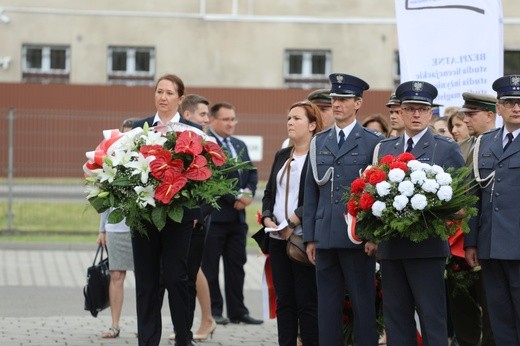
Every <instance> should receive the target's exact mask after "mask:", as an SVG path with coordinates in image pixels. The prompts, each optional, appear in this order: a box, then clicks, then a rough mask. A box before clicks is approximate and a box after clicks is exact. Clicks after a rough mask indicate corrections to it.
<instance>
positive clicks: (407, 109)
mask: <svg viewBox="0 0 520 346" xmlns="http://www.w3.org/2000/svg"><path fill="white" fill-rule="evenodd" d="M401 109H402V110H403V112H405V113H407V114H410V115H412V114H415V112H419V114H420V115H424V114H426V113H428V112H429V111H430V109H431V108H430V107H419V108H411V107H401Z"/></svg>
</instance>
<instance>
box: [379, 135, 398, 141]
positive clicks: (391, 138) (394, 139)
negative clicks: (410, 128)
mask: <svg viewBox="0 0 520 346" xmlns="http://www.w3.org/2000/svg"><path fill="white" fill-rule="evenodd" d="M400 138H401V137H400V136H397V137H390V138H385V139H383V140H382V141H381V143H383V142H394V141H398V140H399V139H400Z"/></svg>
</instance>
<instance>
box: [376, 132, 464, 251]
mask: <svg viewBox="0 0 520 346" xmlns="http://www.w3.org/2000/svg"><path fill="white" fill-rule="evenodd" d="M404 148H405V143H404V135H403V136H400V137H393V138H389V139H385V140H383V141H381V144H380V148H379V153H378V159H380V158H381V157H383V156H385V155H394V156H397V155H399V154H402V153H403V152H404ZM411 153H412V154H413V155H414V156H415V158H416V160H418V161H421V162H424V163H428V164H430V165H434V164H436V165H439V166H442V167H443V168H445V169H447V168H449V167H454V168H460V167H464V165H465V163H464V158H463V157H462V153H461V151H460V147H459V145H458V144H457V142H455V141H454V140H452V139H450V138H447V137H444V136H441V135H436V134H434V133H433V132H431V131H430V130H429V129H428V130H427V131H426V133H425V134H424V135H423V136H422V137H421V139H420V140H419V142H418V143H417V144H416V145H415V146H414V147H413V149H412V151H411ZM449 253H450V251H449V247H448V241H447V240H442V239H440V238H437V237H432V238H428V239H426V240H424V241H422V242H418V243H416V242H413V241H411V240H408V239H404V238H392V239H390V240H388V241H383V242H381V243H380V244H379V246H378V249H377V257H379V258H381V259H405V258H431V257H446V256H448V255H449Z"/></svg>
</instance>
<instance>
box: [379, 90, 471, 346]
mask: <svg viewBox="0 0 520 346" xmlns="http://www.w3.org/2000/svg"><path fill="white" fill-rule="evenodd" d="M395 94H396V97H397V98H398V99H399V100H400V101H401V110H400V113H401V116H402V118H403V120H404V127H405V131H404V134H403V135H401V136H399V137H393V138H390V139H386V140H383V141H382V142H381V144H380V145H379V146H378V148H376V152H377V153H378V158H381V157H383V156H385V155H394V156H397V155H399V154H402V153H403V152H405V151H408V152H411V153H412V154H413V155H414V156H415V158H416V159H417V160H419V161H421V162H423V163H427V164H430V165H434V164H436V165H439V166H442V167H444V168H445V169H446V168H449V167H454V168H460V167H462V166H464V159H463V157H462V153H461V152H460V149H459V146H458V145H457V143H456V142H455V141H453V140H452V139H449V138H447V137H444V136H441V135H436V134H434V133H433V132H432V131H431V130H430V129H429V128H428V124H429V123H430V120H431V118H432V103H433V100H434V99H435V97H437V89H436V88H435V86H433V85H431V84H429V83H427V82H421V81H410V82H405V83H402V84H401V85H399V87H398V88H397V89H396V91H395ZM448 255H449V248H448V242H447V241H446V240H441V239H440V238H433V237H432V238H428V239H426V240H424V241H421V242H418V243H416V242H413V241H411V240H408V239H405V238H392V239H390V240H388V241H383V242H381V243H380V244H379V247H378V250H377V256H378V257H379V258H380V259H381V275H382V284H383V287H384V298H383V315H384V316H385V325H386V332H387V334H386V336H387V341H388V344H389V345H416V344H417V340H416V322H415V319H414V312H415V310H417V313H418V315H419V320H420V324H421V334H422V338H423V343H424V344H425V345H447V344H448V330H447V324H446V319H447V312H446V290H445V284H444V268H445V264H446V257H447V256H448Z"/></svg>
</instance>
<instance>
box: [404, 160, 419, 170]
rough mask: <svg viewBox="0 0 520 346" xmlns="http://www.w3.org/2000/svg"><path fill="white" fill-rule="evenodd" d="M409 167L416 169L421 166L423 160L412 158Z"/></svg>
mask: <svg viewBox="0 0 520 346" xmlns="http://www.w3.org/2000/svg"><path fill="white" fill-rule="evenodd" d="M407 165H408V168H410V169H411V170H412V171H416V170H418V169H420V168H421V162H419V161H417V160H411V161H408V163H407Z"/></svg>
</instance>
